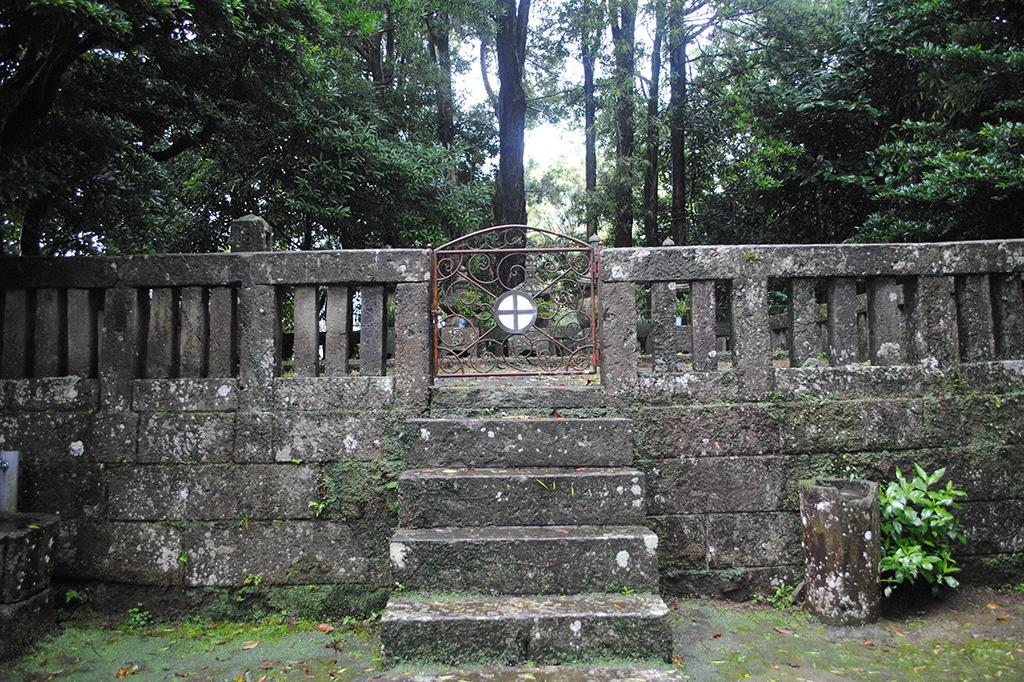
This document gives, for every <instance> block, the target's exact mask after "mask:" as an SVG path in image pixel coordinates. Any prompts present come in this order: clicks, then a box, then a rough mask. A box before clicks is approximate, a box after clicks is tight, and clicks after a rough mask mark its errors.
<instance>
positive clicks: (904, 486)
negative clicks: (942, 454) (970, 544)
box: [879, 464, 966, 597]
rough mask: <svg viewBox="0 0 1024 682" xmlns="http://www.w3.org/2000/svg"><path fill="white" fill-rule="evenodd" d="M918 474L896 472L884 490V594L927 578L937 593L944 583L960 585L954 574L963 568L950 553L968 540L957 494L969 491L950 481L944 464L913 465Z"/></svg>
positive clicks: (890, 593)
mask: <svg viewBox="0 0 1024 682" xmlns="http://www.w3.org/2000/svg"><path fill="white" fill-rule="evenodd" d="M914 474H915V475H914V477H913V478H912V479H910V480H907V478H906V477H904V475H903V472H902V471H900V470H899V469H897V470H896V480H895V481H890V482H889V483H888V484H887V485H886V486H885V487H884V488H882V489H881V490H880V491H879V497H880V504H881V509H882V525H881V528H882V564H881V573H882V577H881V581H882V582H883V583H885V596H886V597H888V596H890V595H892V593H893V590H894V589H895V588H896V587H898V586H899V585H911V584H914V583H918V582H920V581H924V582H925V583H927V584H930V585H931V586H932V590H933V591H937V590H938V589H939V588H940V587H941V586H942V585H946V586H948V587H954V588H955V587H957V586H958V585H959V584H960V583H959V582H958V581H957V579H956V578H954V577H953V574H954V573H958V572H959V571H960V568H959V567H958V566H957V564H956V561H955V560H954V559H953V557H952V555H951V551H952V547H953V545H954V544H955V543H958V542H963V541H964V539H965V537H964V532H963V526H962V524H961V523H960V521H959V519H957V517H956V515H955V513H954V512H956V511H957V510H959V509H960V505H959V504H958V503H957V498H960V497H964V496H965V495H966V493H965V492H964V491H962V490H957V489H955V488H954V487H953V483H952V481H947V483H946V485H945V487H935V486H937V484H938V483H939V481H940V480H942V477H943V476H945V474H946V470H945V468H941V469H937V470H936V471H934V472H932V473H930V474H929V473H927V472H926V471H925V470H924V469H922V468H921V466H920V465H918V464H915V465H914Z"/></svg>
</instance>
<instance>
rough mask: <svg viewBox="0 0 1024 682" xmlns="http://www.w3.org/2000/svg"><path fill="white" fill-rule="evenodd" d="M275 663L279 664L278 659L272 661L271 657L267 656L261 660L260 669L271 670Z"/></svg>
mask: <svg viewBox="0 0 1024 682" xmlns="http://www.w3.org/2000/svg"><path fill="white" fill-rule="evenodd" d="M275 665H277V661H272V660H270V659H269V658H265V659H263V660H262V661H260V670H270V669H271V668H273V667H274V666H275Z"/></svg>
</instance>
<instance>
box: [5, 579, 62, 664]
mask: <svg viewBox="0 0 1024 682" xmlns="http://www.w3.org/2000/svg"><path fill="white" fill-rule="evenodd" d="M53 624H54V614H53V597H52V595H51V594H50V590H43V591H42V592H40V593H38V594H36V595H35V596H33V597H29V598H28V599H25V600H23V601H19V602H15V603H13V604H0V661H4V660H7V659H10V658H14V657H16V656H18V655H19V654H21V653H22V652H24V651H25V650H26V649H28V648H29V647H30V646H31V645H32V643H33V642H35V641H36V640H37V639H39V638H41V637H43V636H44V635H45V634H46V633H47V632H49V631H50V629H52V628H53Z"/></svg>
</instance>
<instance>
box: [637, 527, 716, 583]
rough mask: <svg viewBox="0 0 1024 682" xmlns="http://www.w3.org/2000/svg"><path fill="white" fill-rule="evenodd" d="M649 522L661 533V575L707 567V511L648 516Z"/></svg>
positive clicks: (659, 538)
mask: <svg viewBox="0 0 1024 682" xmlns="http://www.w3.org/2000/svg"><path fill="white" fill-rule="evenodd" d="M647 523H648V525H649V526H650V527H651V529H652V530H653V531H654V532H655V533H657V535H658V568H659V569H660V571H661V575H663V576H666V575H673V574H674V573H676V572H678V571H681V570H688V569H694V568H707V561H708V517H707V515H706V514H673V515H670V516H648V517H647Z"/></svg>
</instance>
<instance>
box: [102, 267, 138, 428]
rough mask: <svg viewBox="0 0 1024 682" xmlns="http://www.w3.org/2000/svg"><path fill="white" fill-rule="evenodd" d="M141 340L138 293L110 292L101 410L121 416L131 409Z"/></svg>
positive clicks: (129, 289)
mask: <svg viewBox="0 0 1024 682" xmlns="http://www.w3.org/2000/svg"><path fill="white" fill-rule="evenodd" d="M140 337H141V335H140V333H139V292H138V290H137V289H136V288H135V287H124V286H116V287H114V288H112V289H107V292H106V295H105V298H104V302H103V337H102V342H101V347H100V360H99V375H100V406H101V407H102V408H103V410H105V411H117V412H119V411H123V410H127V409H129V406H130V405H131V402H132V382H133V381H134V380H135V378H136V377H137V376H138V362H139V350H140V344H139V339H140Z"/></svg>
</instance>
